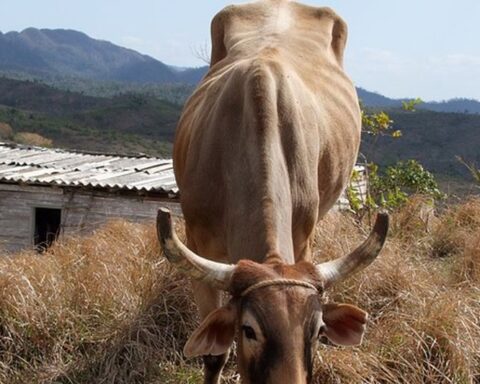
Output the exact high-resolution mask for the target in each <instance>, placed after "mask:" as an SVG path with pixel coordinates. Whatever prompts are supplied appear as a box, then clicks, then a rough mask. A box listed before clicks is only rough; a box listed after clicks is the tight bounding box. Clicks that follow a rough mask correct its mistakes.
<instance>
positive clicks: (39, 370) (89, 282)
mask: <svg viewBox="0 0 480 384" xmlns="http://www.w3.org/2000/svg"><path fill="white" fill-rule="evenodd" d="M423 208H424V200H422V199H419V198H413V199H410V200H409V201H408V202H407V204H406V205H405V206H404V207H403V208H401V209H399V210H396V211H395V212H394V214H393V215H392V218H393V222H392V230H391V234H390V236H389V239H388V241H387V244H386V248H385V250H384V251H383V252H382V254H381V255H380V256H379V259H378V260H377V261H376V262H375V263H374V264H373V265H372V266H371V267H369V268H368V269H367V270H366V271H365V272H362V273H361V274H359V275H358V276H356V277H354V278H352V279H350V280H348V281H347V282H346V283H344V284H341V285H339V286H337V287H335V289H334V290H333V291H331V292H330V293H329V298H330V299H331V300H338V301H340V302H348V303H354V304H356V305H358V306H360V307H362V308H364V309H365V310H367V311H368V312H369V313H370V322H369V325H368V331H367V335H366V338H365V340H364V344H363V345H362V346H361V347H358V348H337V347H332V346H321V347H320V349H319V351H318V357H317V359H316V366H315V376H314V383H348V384H350V383H365V382H369V383H382V384H385V383H387V384H388V383H391V384H394V383H395V384H396V383H410V384H416V383H472V382H478V381H479V380H480V320H479V319H480V302H479V300H478V297H479V295H480V199H478V198H477V199H471V200H469V201H466V202H465V203H463V204H461V205H458V206H452V207H450V208H448V209H447V210H446V211H444V212H443V213H442V214H440V215H438V216H434V215H433V213H432V211H425V210H424V209H423ZM180 227H181V225H180ZM179 230H181V228H179ZM367 231H368V225H367V224H366V223H358V221H357V219H355V218H354V217H353V216H350V215H349V214H343V213H331V214H329V215H328V216H327V218H326V219H325V220H323V221H322V222H321V223H320V224H319V226H318V229H317V235H316V240H315V244H314V249H315V251H316V253H317V254H318V255H322V259H332V258H336V257H339V256H341V255H343V254H344V253H345V252H347V251H348V250H349V249H352V248H353V247H355V246H356V245H358V243H359V242H361V241H362V239H363V238H364V236H365V233H366V232H367ZM317 260H318V261H319V260H320V258H319V256H317ZM0 271H1V273H0V311H1V313H0V382H2V383H9V384H24V383H75V384H82V383H85V384H87V383H88V384H91V383H118V384H121V383H129V384H131V383H150V384H165V383H167V384H168V383H172V384H173V383H201V368H200V364H199V361H186V360H184V358H183V356H182V352H181V350H182V347H183V345H184V343H185V340H186V338H187V337H188V335H189V334H190V333H191V332H192V330H193V329H194V327H195V324H196V322H197V319H196V317H195V316H196V315H195V314H196V311H195V308H194V305H193V302H192V298H191V292H190V288H189V284H187V282H186V279H185V278H184V277H183V276H182V275H180V274H178V273H177V272H176V271H175V270H174V269H173V268H172V267H171V266H170V265H169V263H168V262H167V261H166V259H165V258H163V257H162V256H161V255H160V250H159V246H158V243H157V240H156V237H155V230H154V227H153V224H152V225H139V224H130V223H126V222H124V221H116V222H111V223H110V224H108V225H106V226H105V227H103V228H101V229H99V230H97V231H96V232H95V233H94V234H93V235H91V236H87V237H84V238H80V237H79V238H67V239H64V240H63V241H62V242H60V243H59V244H56V245H55V246H54V247H53V248H51V249H50V250H49V251H48V252H46V253H45V254H43V255H42V256H38V255H37V254H35V253H33V252H23V253H20V254H17V255H11V256H10V257H0ZM226 376H227V378H228V381H227V383H235V382H237V381H236V374H235V364H234V363H232V362H231V363H230V364H229V365H228V367H227V371H226Z"/></svg>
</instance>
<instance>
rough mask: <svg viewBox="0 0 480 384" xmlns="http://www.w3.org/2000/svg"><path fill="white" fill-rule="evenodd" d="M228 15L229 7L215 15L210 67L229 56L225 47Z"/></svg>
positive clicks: (212, 28)
mask: <svg viewBox="0 0 480 384" xmlns="http://www.w3.org/2000/svg"><path fill="white" fill-rule="evenodd" d="M227 17H228V9H224V10H223V11H220V12H219V13H217V15H215V17H214V18H213V20H212V24H211V26H210V34H211V39H212V52H211V54H210V68H211V67H213V66H214V65H215V64H217V63H218V62H219V61H220V60H222V59H224V58H225V56H227V49H226V47H225V41H224V38H225V23H226V19H227Z"/></svg>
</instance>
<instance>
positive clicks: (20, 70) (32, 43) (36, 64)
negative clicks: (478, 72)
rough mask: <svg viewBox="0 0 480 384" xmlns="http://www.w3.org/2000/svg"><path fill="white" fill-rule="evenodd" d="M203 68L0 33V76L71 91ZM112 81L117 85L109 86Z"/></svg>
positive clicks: (153, 80) (452, 106) (441, 107)
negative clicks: (58, 86) (174, 64)
mask: <svg viewBox="0 0 480 384" xmlns="http://www.w3.org/2000/svg"><path fill="white" fill-rule="evenodd" d="M207 69H208V68H207V67H199V68H182V69H179V68H177V67H174V66H169V65H167V64H165V63H162V62H161V61H159V60H156V59H154V58H153V57H150V56H147V55H143V54H141V53H139V52H136V51H134V50H132V49H128V48H124V47H120V46H118V45H115V44H112V43H110V42H108V41H103V40H97V39H93V38H91V37H89V36H88V35H86V34H84V33H82V32H78V31H74V30H66V29H36V28H27V29H25V30H23V31H22V32H8V33H1V32H0V74H3V75H5V76H7V77H15V78H21V79H37V80H43V81H46V82H47V83H49V84H50V85H58V84H63V85H65V84H67V85H68V89H71V90H73V91H82V92H83V91H84V90H85V89H89V88H92V87H91V85H92V81H95V89H96V90H97V92H98V89H99V82H100V83H105V84H108V86H104V85H102V84H100V87H102V88H107V90H105V89H103V91H105V92H107V93H108V92H110V93H108V94H107V95H108V96H112V92H111V90H112V88H113V89H115V88H119V89H122V88H123V89H124V85H125V84H128V87H129V88H128V89H129V90H130V91H132V90H133V91H138V90H141V89H142V87H145V86H152V85H157V86H158V85H167V84H168V85H172V84H177V85H179V84H181V85H191V86H194V85H196V84H197V83H198V82H199V81H200V79H201V78H202V77H203V76H204V75H205V73H206V72H207ZM89 81H90V83H89ZM85 82H87V84H88V85H85V84H84V83H85ZM112 83H122V85H118V84H117V85H116V86H113V87H112ZM191 89H192V88H188V87H187V88H185V89H184V90H182V92H185V93H186V95H184V97H187V96H188V94H189V92H190V91H191ZM160 93H161V92H160ZM177 93H178V92H177ZM358 94H359V97H360V99H361V100H362V102H363V103H364V105H366V106H368V107H378V108H391V107H393V108H395V107H400V106H401V105H402V101H405V100H408V99H391V98H388V97H385V96H383V95H381V94H379V93H375V92H369V91H367V90H365V89H363V88H358ZM96 95H98V94H96ZM100 96H105V95H102V94H100ZM184 97H183V98H182V96H178V95H176V96H175V100H173V101H178V102H182V101H184V100H183V99H184ZM419 109H428V110H432V111H437V112H460V113H474V114H477V113H480V102H479V101H477V100H470V99H461V98H459V99H453V100H449V101H442V102H424V103H422V104H421V106H419Z"/></svg>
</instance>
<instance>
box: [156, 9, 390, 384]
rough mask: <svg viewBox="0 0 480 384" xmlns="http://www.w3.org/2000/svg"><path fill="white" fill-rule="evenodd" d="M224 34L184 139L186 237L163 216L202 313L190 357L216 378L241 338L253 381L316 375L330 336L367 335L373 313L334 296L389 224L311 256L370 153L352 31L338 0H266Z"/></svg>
mask: <svg viewBox="0 0 480 384" xmlns="http://www.w3.org/2000/svg"><path fill="white" fill-rule="evenodd" d="M211 37H212V53H211V64H210V69H209V71H208V73H207V74H206V76H205V77H204V79H203V80H202V81H201V83H200V85H199V86H198V88H197V89H196V90H195V92H194V93H193V94H192V96H191V97H190V98H189V100H188V101H187V103H186V105H185V107H184V110H183V112H182V115H181V118H180V121H179V123H178V126H177V131H176V137H175V142H174V149H173V161H174V171H175V177H176V180H177V183H178V187H179V190H180V200H181V207H182V211H183V214H184V218H185V228H186V245H185V244H183V243H182V242H181V241H180V240H179V239H178V237H177V235H176V233H175V230H174V227H173V224H172V217H171V215H170V212H169V211H168V210H166V209H160V210H159V213H158V217H157V229H158V237H159V240H160V242H161V245H162V247H163V249H164V252H165V255H166V257H167V258H168V259H169V260H170V261H171V262H172V263H174V264H175V265H176V266H177V267H178V268H180V270H182V271H184V272H185V273H186V274H188V275H189V276H190V277H191V278H192V286H193V294H194V298H195V301H196V304H197V306H198V309H199V313H200V318H201V324H200V326H199V327H198V328H197V329H196V330H195V331H194V333H193V334H192V335H191V337H190V338H189V340H188V341H187V343H186V345H185V348H184V354H185V356H187V357H194V356H203V359H204V368H205V381H204V382H205V383H206V384H216V383H219V382H220V380H221V372H222V369H223V367H224V365H225V362H226V360H227V358H228V354H229V351H230V348H231V346H232V344H233V342H234V339H235V338H236V337H237V364H238V370H239V372H240V376H241V378H242V381H243V382H244V383H251V384H267V383H277V384H278V383H286V384H303V383H308V382H310V381H311V377H312V365H313V356H314V355H315V347H316V345H317V343H318V341H319V339H321V338H323V337H325V338H327V339H329V340H330V341H331V342H332V343H334V344H338V345H357V344H360V343H361V341H362V337H363V334H364V330H365V324H366V321H367V314H366V312H364V311H363V310H361V309H359V308H357V307H355V306H353V305H349V304H337V303H331V302H327V301H326V299H325V295H324V292H325V290H326V289H328V288H329V287H331V286H332V285H333V284H334V283H338V282H339V281H342V280H344V279H345V278H347V277H348V276H350V275H352V274H353V273H355V272H358V271H360V270H361V269H363V268H365V267H366V266H367V265H369V264H370V263H371V262H372V261H373V260H374V259H375V257H376V256H377V255H378V253H379V252H380V250H381V248H382V246H383V243H384V241H385V238H386V235H387V229H388V216H387V215H386V214H379V215H378V216H377V220H376V222H375V225H374V228H373V230H372V232H371V234H370V235H369V237H368V238H367V240H366V241H365V242H364V243H363V244H362V245H361V246H359V247H358V248H357V249H355V250H354V251H353V252H352V253H350V254H348V255H346V256H343V257H340V258H338V259H335V260H333V261H328V262H324V263H321V264H318V265H315V264H314V263H313V262H312V249H311V240H312V237H313V235H314V230H315V226H316V224H317V222H318V220H319V219H321V218H322V217H323V216H324V215H325V214H326V213H327V212H328V210H329V209H330V208H331V207H332V206H333V204H334V203H335V201H336V200H337V199H338V197H339V196H340V194H341V192H342V191H343V190H344V189H345V187H346V185H347V183H348V181H349V177H350V175H351V172H352V168H353V165H354V163H355V160H356V157H357V154H358V149H359V142H360V130H361V116H360V110H359V103H358V99H357V95H356V91H355V88H354V86H353V84H352V82H351V80H350V79H349V78H348V76H347V75H346V74H345V72H344V70H343V64H342V62H343V52H344V47H345V43H346V38H347V27H346V24H345V22H344V21H343V20H342V19H341V18H340V17H339V16H337V14H336V13H335V12H334V11H333V10H331V9H329V8H315V7H311V6H306V5H302V4H299V3H296V2H293V1H287V0H261V1H258V2H255V3H251V4H243V5H235V6H229V7H227V8H225V9H223V10H222V11H221V12H219V13H218V14H217V15H216V16H215V17H214V19H213V21H212V24H211ZM222 291H226V292H228V293H229V294H230V300H228V302H226V303H225V304H223V305H222V300H221V298H222Z"/></svg>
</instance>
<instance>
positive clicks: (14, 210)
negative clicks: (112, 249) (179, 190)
mask: <svg viewBox="0 0 480 384" xmlns="http://www.w3.org/2000/svg"><path fill="white" fill-rule="evenodd" d="M160 206H167V207H168V208H170V210H172V212H173V213H174V214H176V215H181V210H180V205H179V204H178V203H177V202H176V201H175V200H168V199H157V198H155V199H152V198H148V197H141V196H135V195H132V196H125V195H118V196H115V195H114V194H108V193H101V192H93V191H85V190H75V189H63V188H60V187H40V186H27V185H16V184H0V250H6V251H17V250H20V249H24V248H31V247H32V246H33V231H34V212H35V208H61V209H62V224H61V236H62V235H65V234H70V233H73V234H77V233H85V232H89V231H91V230H93V229H95V228H97V227H98V226H99V225H101V224H102V223H104V222H105V221H107V220H109V219H113V218H123V219H126V220H129V221H134V222H152V223H154V221H155V217H156V214H157V209H158V208H159V207H160ZM0 254H1V253H0Z"/></svg>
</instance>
